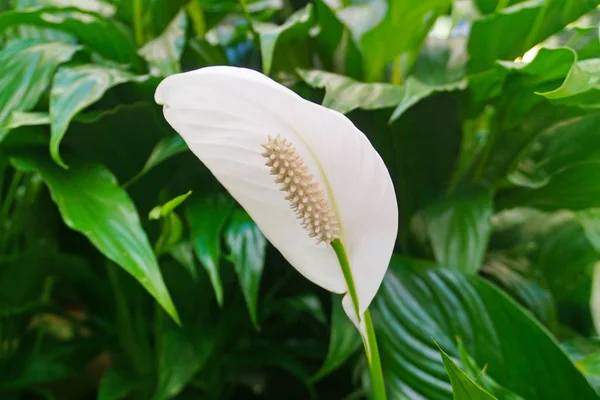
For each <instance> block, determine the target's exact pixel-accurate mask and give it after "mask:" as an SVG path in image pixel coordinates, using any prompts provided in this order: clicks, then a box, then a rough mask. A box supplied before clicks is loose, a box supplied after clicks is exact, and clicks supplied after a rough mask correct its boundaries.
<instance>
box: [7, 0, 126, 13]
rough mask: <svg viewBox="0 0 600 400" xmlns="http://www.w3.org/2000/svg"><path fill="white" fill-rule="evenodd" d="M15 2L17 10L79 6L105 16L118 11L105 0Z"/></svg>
mask: <svg viewBox="0 0 600 400" xmlns="http://www.w3.org/2000/svg"><path fill="white" fill-rule="evenodd" d="M13 4H14V8H15V9H17V10H18V9H21V8H27V7H38V6H44V7H47V6H54V7H61V8H68V7H77V8H79V9H80V10H84V11H90V12H94V13H97V14H101V15H103V16H105V17H112V16H114V15H115V11H116V7H115V6H114V5H112V4H111V3H110V2H109V1H105V0H13Z"/></svg>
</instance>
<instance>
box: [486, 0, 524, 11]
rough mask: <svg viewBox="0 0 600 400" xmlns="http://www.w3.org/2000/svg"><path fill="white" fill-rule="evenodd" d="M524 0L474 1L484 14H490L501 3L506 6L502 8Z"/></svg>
mask: <svg viewBox="0 0 600 400" xmlns="http://www.w3.org/2000/svg"><path fill="white" fill-rule="evenodd" d="M522 1H524V0H508V1H505V0H475V1H474V3H475V5H476V6H477V8H478V9H479V11H481V13H482V14H490V13H492V12H494V11H495V10H496V8H497V7H499V5H503V6H504V7H501V9H502V8H506V7H508V6H511V5H513V4H516V3H520V2H522Z"/></svg>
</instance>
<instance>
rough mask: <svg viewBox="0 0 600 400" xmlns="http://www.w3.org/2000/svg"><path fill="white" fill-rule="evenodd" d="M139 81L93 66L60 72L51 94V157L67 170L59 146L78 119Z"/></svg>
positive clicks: (62, 69) (66, 68) (123, 73)
mask: <svg viewBox="0 0 600 400" xmlns="http://www.w3.org/2000/svg"><path fill="white" fill-rule="evenodd" d="M138 79H139V78H138V77H136V76H135V75H132V74H130V73H128V72H126V71H123V70H120V69H116V68H108V67H102V66H99V65H92V64H89V65H81V66H76V67H63V68H60V69H59V71H58V73H57V74H56V76H55V77H54V81H53V82H52V89H51V92H50V119H51V122H52V129H51V138H50V154H51V155H52V158H53V159H54V161H56V163H57V164H59V165H60V166H62V167H63V168H67V165H66V164H65V163H64V161H63V160H62V158H61V156H60V154H59V146H60V142H61V141H62V138H63V136H64V135H65V133H66V132H67V129H68V128H69V124H70V123H71V120H72V119H73V118H74V117H75V115H77V113H79V112H80V111H82V110H84V109H85V108H86V107H88V106H89V105H91V104H93V103H95V102H96V101H98V100H100V98H102V96H103V95H104V93H105V92H106V91H107V90H109V89H110V88H112V87H114V86H117V85H120V84H122V83H125V82H128V81H134V80H138Z"/></svg>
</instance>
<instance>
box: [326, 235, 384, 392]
mask: <svg viewBox="0 0 600 400" xmlns="http://www.w3.org/2000/svg"><path fill="white" fill-rule="evenodd" d="M331 247H333V250H334V251H335V255H336V256H337V258H338V261H339V262H340V266H341V267H342V272H343V274H344V279H345V280H346V285H347V286H348V293H349V294H350V298H351V299H352V304H353V306H354V310H355V311H356V315H357V316H358V318H361V316H360V312H359V307H358V296H357V294H356V286H355V285H354V278H353V277H352V271H351V270H350V262H349V261H348V256H347V254H346V250H345V249H344V245H343V244H342V242H341V241H340V240H339V239H335V240H334V241H332V242H331ZM362 321H363V322H364V324H365V327H366V331H367V332H366V333H367V335H366V337H365V336H363V335H362V334H361V336H363V345H364V346H365V352H366V353H367V359H368V361H369V372H370V374H371V389H372V391H373V399H374V400H386V398H387V397H386V394H385V384H384V381H383V371H382V369H381V360H380V358H379V348H378V347H377V338H376V337H375V328H374V327H373V320H372V319H371V313H370V312H369V310H366V311H365V313H364V314H363V316H362Z"/></svg>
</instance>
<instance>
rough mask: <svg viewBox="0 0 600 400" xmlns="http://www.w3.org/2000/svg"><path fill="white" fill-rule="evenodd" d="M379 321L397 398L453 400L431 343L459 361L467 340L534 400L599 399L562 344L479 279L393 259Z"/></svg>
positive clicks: (497, 376) (499, 377)
mask: <svg viewBox="0 0 600 400" xmlns="http://www.w3.org/2000/svg"><path fill="white" fill-rule="evenodd" d="M373 317H374V321H375V326H376V331H377V339H378V342H379V346H380V347H379V348H380V353H381V357H382V362H383V370H384V373H385V375H386V376H385V379H386V386H387V387H388V394H389V397H390V398H410V399H415V400H418V399H427V400H437V399H451V398H452V392H451V387H450V383H449V381H448V377H447V376H446V372H445V369H444V366H443V363H442V361H441V360H440V357H439V352H438V350H437V348H436V347H435V344H434V343H433V341H432V340H431V338H432V337H433V338H435V340H436V341H437V342H438V343H439V344H440V346H441V347H442V348H443V349H444V350H445V351H446V352H448V353H449V354H451V355H453V356H457V355H458V353H459V352H458V349H457V345H456V338H457V337H458V338H460V339H461V340H462V342H463V343H464V346H465V348H466V350H467V351H468V353H469V354H470V355H471V356H472V357H473V359H474V360H475V362H476V363H477V364H479V365H487V369H486V371H487V374H488V375H489V376H490V377H491V378H492V379H494V380H495V381H496V382H497V383H498V384H500V385H502V386H504V387H505V388H506V389H508V390H510V391H512V392H514V393H515V394H517V395H519V396H522V397H523V398H526V399H528V400H538V399H539V400H542V399H543V400H553V399H556V400H562V399H569V398H577V399H590V400H591V399H596V398H597V396H596V394H595V393H594V391H593V389H592V388H591V387H590V386H589V384H588V383H587V382H586V380H585V378H584V377H583V376H582V375H581V374H580V373H579V372H578V371H577V369H576V368H575V367H574V366H573V364H572V363H571V361H570V360H569V359H568V357H567V356H566V355H565V353H563V351H562V350H561V348H560V347H559V345H558V343H557V342H556V340H555V339H554V338H552V336H550V334H549V333H548V332H547V331H546V330H545V329H544V328H543V327H542V326H540V325H539V324H538V323H537V322H536V321H535V320H534V319H533V318H532V317H531V316H530V315H529V314H528V313H527V312H525V311H524V310H523V309H522V308H521V307H520V306H518V305H517V304H516V303H515V302H514V301H512V300H511V299H510V298H508V297H507V296H506V295H504V294H503V293H502V292H500V291H499V290H498V289H496V288H495V287H493V286H492V285H491V284H489V283H487V282H486V281H484V280H482V279H481V278H479V277H476V276H471V277H467V276H465V275H463V274H461V273H458V272H452V271H449V270H445V269H441V268H440V269H426V270H423V269H417V268H415V266H414V264H413V261H412V260H410V259H401V258H394V259H393V260H392V265H391V268H390V270H388V275H387V277H386V279H385V280H384V282H383V285H382V287H381V289H380V292H379V294H378V296H377V297H376V300H375V302H374V305H373ZM540 354H544V356H543V357H540V356H539V355H540ZM533 371H543V373H534V372H533Z"/></svg>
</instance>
